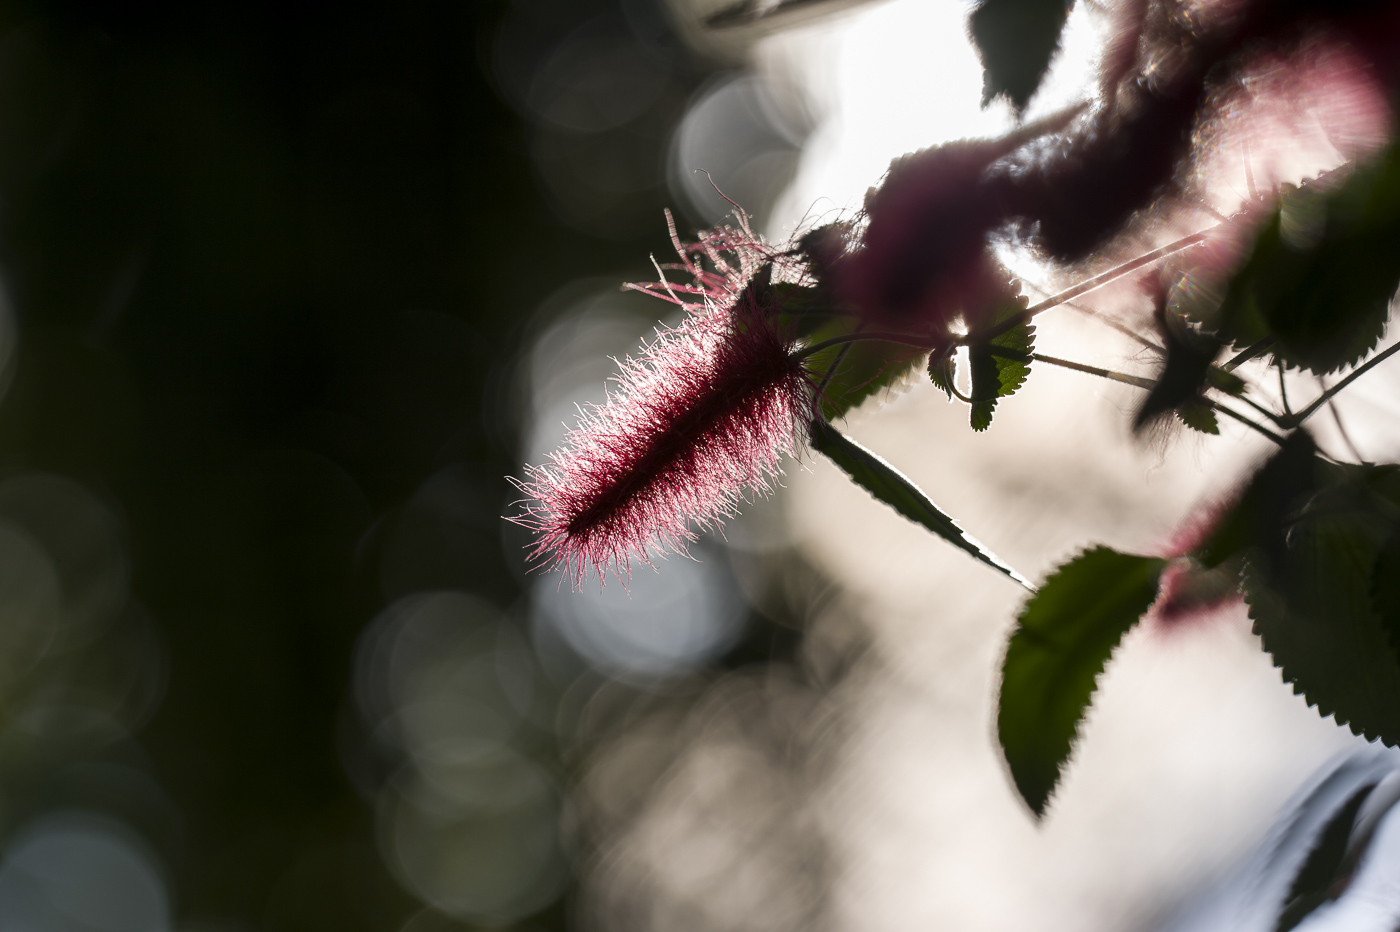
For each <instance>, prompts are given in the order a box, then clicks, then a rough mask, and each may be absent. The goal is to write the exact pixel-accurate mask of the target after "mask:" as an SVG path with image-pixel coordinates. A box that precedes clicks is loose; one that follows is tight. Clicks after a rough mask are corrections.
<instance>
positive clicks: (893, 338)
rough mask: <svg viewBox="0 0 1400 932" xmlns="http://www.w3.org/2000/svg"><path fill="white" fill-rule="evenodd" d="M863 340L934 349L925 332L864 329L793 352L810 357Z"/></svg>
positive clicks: (798, 356)
mask: <svg viewBox="0 0 1400 932" xmlns="http://www.w3.org/2000/svg"><path fill="white" fill-rule="evenodd" d="M861 340H878V341H880V342H882V343H903V344H905V345H906V346H917V347H919V348H920V349H932V348H933V346H934V343H933V340H932V339H931V338H929V337H928V336H926V335H924V334H917V333H899V332H896V331H893V330H863V331H853V332H851V333H845V334H842V335H841V336H839V337H831V338H830V339H828V340H822V341H821V342H820V343H813V344H812V345H811V346H804V347H802V349H800V350H797V351H796V352H795V353H793V356H794V358H797V359H808V358H810V357H812V356H815V355H816V354H817V353H820V352H821V351H822V350H829V349H831V348H832V347H833V346H840V345H842V344H843V343H858V342H860V341H861Z"/></svg>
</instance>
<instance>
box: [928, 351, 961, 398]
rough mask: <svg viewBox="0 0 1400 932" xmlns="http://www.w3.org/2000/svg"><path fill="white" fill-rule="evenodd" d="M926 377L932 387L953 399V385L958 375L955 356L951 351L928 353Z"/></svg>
mask: <svg viewBox="0 0 1400 932" xmlns="http://www.w3.org/2000/svg"><path fill="white" fill-rule="evenodd" d="M928 377H929V381H930V382H932V383H933V387H934V388H936V389H938V390H939V391H941V392H943V394H945V395H947V396H948V400H949V401H952V400H953V394H954V393H953V386H954V384H956V379H957V377H958V361H957V357H956V356H955V355H954V354H953V353H951V352H946V353H930V354H929V357H928Z"/></svg>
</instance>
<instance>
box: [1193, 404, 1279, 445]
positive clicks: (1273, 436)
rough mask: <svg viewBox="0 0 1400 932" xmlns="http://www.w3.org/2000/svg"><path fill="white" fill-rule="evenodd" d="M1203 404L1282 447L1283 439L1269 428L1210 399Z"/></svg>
mask: <svg viewBox="0 0 1400 932" xmlns="http://www.w3.org/2000/svg"><path fill="white" fill-rule="evenodd" d="M1205 402H1206V404H1208V405H1210V406H1211V407H1212V408H1213V409H1215V410H1216V411H1219V412H1220V413H1221V414H1223V415H1225V416H1226V417H1232V418H1234V419H1235V420H1237V421H1239V422H1240V423H1241V424H1243V425H1245V426H1246V427H1248V428H1250V429H1252V430H1256V431H1258V432H1259V433H1261V434H1263V435H1264V436H1265V437H1268V438H1269V439H1270V440H1272V441H1273V442H1274V443H1277V444H1278V445H1279V446H1282V445H1283V438H1282V437H1280V436H1279V435H1278V434H1276V433H1274V432H1273V431H1271V430H1269V428H1267V427H1265V426H1264V425H1263V424H1260V423H1258V422H1257V421H1251V420H1250V419H1249V418H1247V417H1245V416H1244V415H1243V414H1241V413H1239V412H1238V411H1236V410H1234V409H1233V408H1227V407H1226V406H1225V405H1223V404H1221V403H1220V402H1218V401H1214V400H1212V399H1210V398H1207V399H1205Z"/></svg>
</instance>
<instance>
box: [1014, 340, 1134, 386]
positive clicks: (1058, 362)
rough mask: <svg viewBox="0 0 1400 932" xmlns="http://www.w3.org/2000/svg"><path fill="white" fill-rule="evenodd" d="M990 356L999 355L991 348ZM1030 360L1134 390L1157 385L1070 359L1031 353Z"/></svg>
mask: <svg viewBox="0 0 1400 932" xmlns="http://www.w3.org/2000/svg"><path fill="white" fill-rule="evenodd" d="M992 355H994V356H997V355H1001V354H1000V353H998V352H997V350H996V349H995V348H993V349H992ZM1030 358H1031V359H1033V360H1035V361H1036V362H1043V363H1045V364H1046V365H1049V366H1059V367H1060V368H1061V369H1072V370H1073V371H1075V372H1083V373H1085V374H1087V375H1097V376H1098V377H1099V378H1101V379H1109V380H1110V381H1113V382H1122V383H1123V384H1124V385H1131V386H1133V387H1134V388H1141V389H1143V390H1145V391H1151V390H1152V389H1153V388H1154V387H1155V386H1156V385H1157V383H1156V382H1154V381H1152V380H1151V379H1144V378H1140V377H1139V376H1136V375H1128V374H1126V373H1123V372H1114V371H1113V370H1112V369H1100V368H1099V367H1098V366H1086V365H1085V364H1084V363H1082V362H1075V361H1074V360H1072V359H1060V358H1059V357H1058V356H1046V355H1045V354H1044V353H1031V354H1030Z"/></svg>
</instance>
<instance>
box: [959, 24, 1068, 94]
mask: <svg viewBox="0 0 1400 932" xmlns="http://www.w3.org/2000/svg"><path fill="white" fill-rule="evenodd" d="M1073 5H1074V3H1073V0H981V2H980V3H979V4H978V5H977V9H975V10H973V11H972V16H971V17H970V18H969V19H968V31H969V32H970V33H971V34H972V41H973V42H974V43H975V44H976V46H977V54H978V56H979V57H980V58H981V59H982V106H984V107H985V106H986V105H987V104H989V103H991V102H992V101H993V100H995V99H996V98H997V97H1005V98H1006V99H1007V100H1009V101H1010V102H1011V105H1012V106H1013V107H1015V108H1016V111H1017V112H1018V113H1019V112H1020V111H1022V110H1024V109H1026V104H1027V103H1029V102H1030V99H1031V97H1032V95H1034V94H1035V90H1036V88H1038V87H1039V86H1040V81H1041V78H1043V77H1044V76H1045V72H1046V70H1047V69H1049V67H1050V59H1051V58H1053V57H1054V55H1055V51H1056V50H1057V49H1058V48H1059V47H1060V32H1061V31H1062V30H1063V29H1064V27H1065V20H1066V19H1067V18H1068V17H1069V11H1070V8H1071V7H1072V6H1073Z"/></svg>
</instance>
